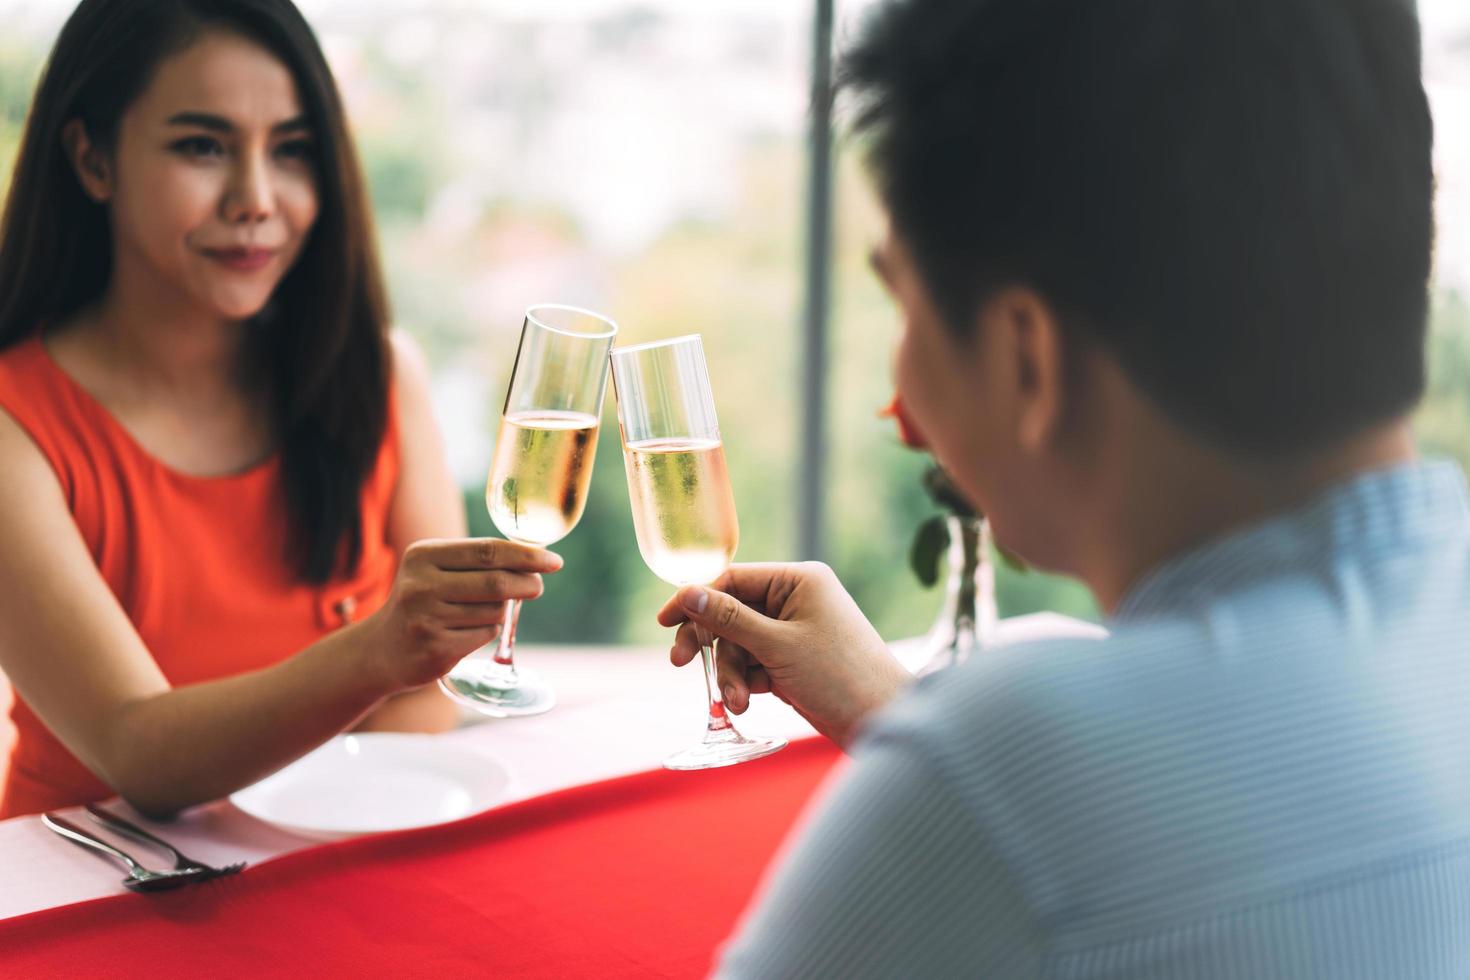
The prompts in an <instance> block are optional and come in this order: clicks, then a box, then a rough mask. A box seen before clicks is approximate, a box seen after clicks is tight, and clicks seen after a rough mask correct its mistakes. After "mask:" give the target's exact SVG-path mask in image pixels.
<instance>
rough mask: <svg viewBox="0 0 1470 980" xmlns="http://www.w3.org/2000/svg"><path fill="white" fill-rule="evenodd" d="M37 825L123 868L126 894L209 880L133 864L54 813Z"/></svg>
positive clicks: (192, 870)
mask: <svg viewBox="0 0 1470 980" xmlns="http://www.w3.org/2000/svg"><path fill="white" fill-rule="evenodd" d="M41 823H43V824H45V825H46V828H47V829H48V830H51V831H54V832H55V833H58V834H60V835H61V836H62V837H65V838H66V839H67V840H69V841H71V842H72V843H73V844H76V845H78V846H80V847H85V848H87V849H88V850H91V851H94V852H96V853H99V854H105V855H107V856H108V857H110V858H113V859H114V860H116V861H120V862H122V863H123V864H124V865H126V866H127V869H128V876H127V877H126V878H124V879H123V886H124V887H125V888H127V889H129V890H130V891H135V892H158V891H165V890H167V889H170V888H178V887H180V886H182V885H187V884H189V883H190V882H193V881H203V880H204V879H206V878H209V877H210V875H208V874H206V873H205V872H203V871H200V870H199V869H197V868H187V869H185V870H183V871H153V870H150V869H148V868H145V867H143V866H142V865H141V864H139V863H138V862H137V861H135V860H134V859H133V856H132V855H131V854H129V853H127V852H126V851H120V850H118V849H117V848H115V847H113V846H112V845H111V844H109V843H107V842H106V841H104V840H103V839H102V838H100V837H93V836H92V835H91V834H89V833H87V832H86V831H85V830H83V829H82V828H80V827H78V826H77V825H76V824H74V823H72V822H71V821H70V820H67V819H66V818H65V817H63V816H61V815H60V814H57V813H43V814H41Z"/></svg>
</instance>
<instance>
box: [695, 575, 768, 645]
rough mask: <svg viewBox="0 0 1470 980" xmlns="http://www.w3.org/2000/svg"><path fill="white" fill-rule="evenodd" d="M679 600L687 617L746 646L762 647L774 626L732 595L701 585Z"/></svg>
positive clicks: (715, 633) (719, 634) (718, 634)
mask: <svg viewBox="0 0 1470 980" xmlns="http://www.w3.org/2000/svg"><path fill="white" fill-rule="evenodd" d="M675 598H677V600H678V602H679V605H680V606H681V607H683V611H684V616H685V618H686V619H687V620H688V621H690V622H692V623H694V624H695V625H696V626H703V627H704V628H705V629H706V630H708V631H709V632H710V633H713V634H714V635H715V636H718V637H722V638H724V639H727V640H733V641H734V642H736V643H738V644H740V645H741V646H743V647H747V648H750V647H756V648H759V647H761V646H763V645H764V644H763V643H762V642H761V641H762V640H763V639H767V638H769V635H770V629H771V627H772V626H773V625H775V624H774V623H772V621H771V620H769V619H767V618H766V617H765V616H764V615H762V614H761V613H759V612H756V611H755V610H754V609H751V608H750V607H749V606H747V605H746V604H745V603H743V602H741V601H740V600H739V599H737V598H735V597H734V596H732V595H729V594H727V593H724V592H721V591H719V590H718V589H712V588H706V587H704V586H702V585H688V586H685V587H684V588H682V589H680V590H679V593H678V595H677V596H676V597H675Z"/></svg>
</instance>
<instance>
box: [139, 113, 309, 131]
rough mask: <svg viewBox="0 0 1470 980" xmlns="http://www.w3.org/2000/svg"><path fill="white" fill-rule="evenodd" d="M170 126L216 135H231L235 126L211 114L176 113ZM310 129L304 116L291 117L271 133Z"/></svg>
mask: <svg viewBox="0 0 1470 980" xmlns="http://www.w3.org/2000/svg"><path fill="white" fill-rule="evenodd" d="M168 124H169V125H170V126H197V127H199V128H200V129H208V130H212V131H214V132H216V133H233V132H234V131H235V128H236V127H235V124H234V123H232V122H230V121H229V120H228V119H226V118H225V117H224V116H217V115H215V114H214V113H211V112H177V113H174V114H173V115H172V116H169V118H168ZM310 128H311V124H310V123H309V122H308V121H307V119H306V117H305V116H292V117H291V118H290V119H287V120H285V121H284V122H278V123H276V124H275V125H274V126H272V127H271V132H273V133H278V134H279V133H295V132H300V131H303V130H308V129H310Z"/></svg>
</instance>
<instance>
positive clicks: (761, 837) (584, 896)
mask: <svg viewBox="0 0 1470 980" xmlns="http://www.w3.org/2000/svg"><path fill="white" fill-rule="evenodd" d="M594 747H595V746H594ZM837 758H838V753H837V751H836V750H835V749H833V748H832V747H831V746H830V745H829V744H828V743H826V742H825V741H822V740H818V739H809V740H805V741H802V742H798V743H796V744H794V745H792V746H790V747H789V748H787V749H785V750H784V751H782V752H780V753H778V754H776V755H774V756H771V757H769V758H767V759H762V760H760V761H758V762H752V763H747V764H745V765H740V766H732V767H729V768H725V769H714V770H710V771H707V772H695V773H672V772H662V771H659V772H650V773H642V774H639V775H636V776H629V777H626V778H623V779H615V780H611V781H609V782H605V783H597V784H594V785H591V786H582V787H578V788H576V789H571V790H566V791H564V792H561V793H555V794H552V795H550V796H544V797H540V798H537V799H534V800H528V801H526V802H524V803H519V804H515V805H513V806H509V807H506V808H504V809H501V810H495V811H492V812H490V813H486V814H482V815H480V816H478V817H472V818H470V819H468V820H463V821H460V822H458V823H455V824H451V825H448V826H444V827H435V828H429V829H427V830H419V831H408V832H403V833H397V834H388V835H379V836H375V837H368V838H359V839H356V840H349V841H343V842H340V843H335V844H329V845H325V846H322V847H318V848H314V849H312V850H308V851H304V852H301V853H298V854H294V855H288V856H286V857H283V858H280V859H277V860H275V861H272V862H270V863H268V864H264V865H261V866H259V867H255V868H248V869H246V871H245V872H244V873H242V874H240V875H236V876H234V877H231V878H222V879H219V880H216V881H212V882H206V883H203V884H200V885H196V886H191V887H189V888H185V889H181V890H179V891H174V892H165V893H161V894H156V895H133V894H120V895H118V896H117V897H114V898H105V899H99V900H97V901H94V902H84V903H81V904H78V905H72V906H68V907H65V908H60V909H50V910H47V911H44V912H37V913H34V914H32V915H25V916H19V917H16V918H13V919H8V920H6V921H4V922H0V975H3V976H5V977H7V978H11V977H15V978H20V977H46V978H58V977H148V978H152V980H157V978H162V977H175V976H178V977H204V976H251V977H261V976H270V977H276V976H279V977H311V978H320V977H324V976H354V977H361V976H375V977H376V976H390V977H433V978H435V980H444V978H448V977H459V976H476V977H486V976H495V977H527V976H538V977H579V976H597V977H633V976H638V977H688V976H701V975H703V974H705V973H706V972H707V971H708V970H709V968H710V966H711V963H712V961H713V956H714V954H715V952H716V950H717V949H718V947H719V945H720V943H721V942H722V941H723V940H724V939H725V937H726V936H727V935H729V933H730V931H731V929H732V928H733V926H734V925H735V923H736V920H737V919H738V917H739V915H740V912H741V911H742V909H743V908H744V907H745V905H746V902H747V901H748V899H749V898H750V896H751V894H752V892H753V891H754V889H755V887H756V884H757V883H758V881H759V879H760V876H761V873H762V871H763V869H764V868H765V866H766V864H767V863H768V861H769V860H770V858H771V857H772V855H773V854H774V852H775V851H776V848H777V846H778V845H779V844H780V842H781V840H782V839H783V838H784V837H785V835H786V833H787V831H788V830H789V829H790V827H791V825H792V822H793V820H794V818H795V817H796V816H797V814H798V813H799V812H800V810H801V808H802V806H803V804H804V803H806V801H807V799H808V798H809V797H810V796H811V794H812V791H813V789H815V788H816V786H817V784H818V783H819V782H820V781H821V780H822V778H823V776H824V775H825V774H826V773H827V772H828V770H829V769H830V768H831V767H832V765H833V763H834V761H835V760H836V759H837ZM101 870H102V869H101V866H100V865H99V873H101ZM0 877H3V872H0ZM119 877H121V875H119ZM14 886H15V883H14V882H8V883H7V887H14Z"/></svg>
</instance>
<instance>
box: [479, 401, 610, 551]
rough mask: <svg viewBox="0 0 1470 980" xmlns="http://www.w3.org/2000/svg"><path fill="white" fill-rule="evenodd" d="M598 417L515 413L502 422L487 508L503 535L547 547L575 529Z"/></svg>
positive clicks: (584, 500)
mask: <svg viewBox="0 0 1470 980" xmlns="http://www.w3.org/2000/svg"><path fill="white" fill-rule="evenodd" d="M596 450H597V417H596V416H594V415H586V414H583V413H581V412H551V411H529V412H512V413H510V414H509V415H506V416H504V417H503V418H502V419H501V420H500V435H499V437H498V438H497V439H496V440H495V462H494V463H493V464H492V465H491V467H490V482H489V485H488V486H487V487H486V488H485V503H486V504H487V505H488V506H489V508H490V517H491V519H493V520H494V521H495V526H496V527H498V528H500V533H501V534H504V535H505V536H506V537H507V538H510V539H511V540H513V541H522V542H525V543H526V544H535V545H547V544H551V543H552V542H553V541H559V540H561V539H562V538H563V537H565V536H566V534H567V532H569V531H571V529H572V528H573V527H575V526H576V524H577V521H578V519H579V518H581V516H582V508H583V507H584V506H585V505H586V503H587V484H588V483H589V482H590V481H591V479H592V458H593V456H594V455H595V454H596Z"/></svg>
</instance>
